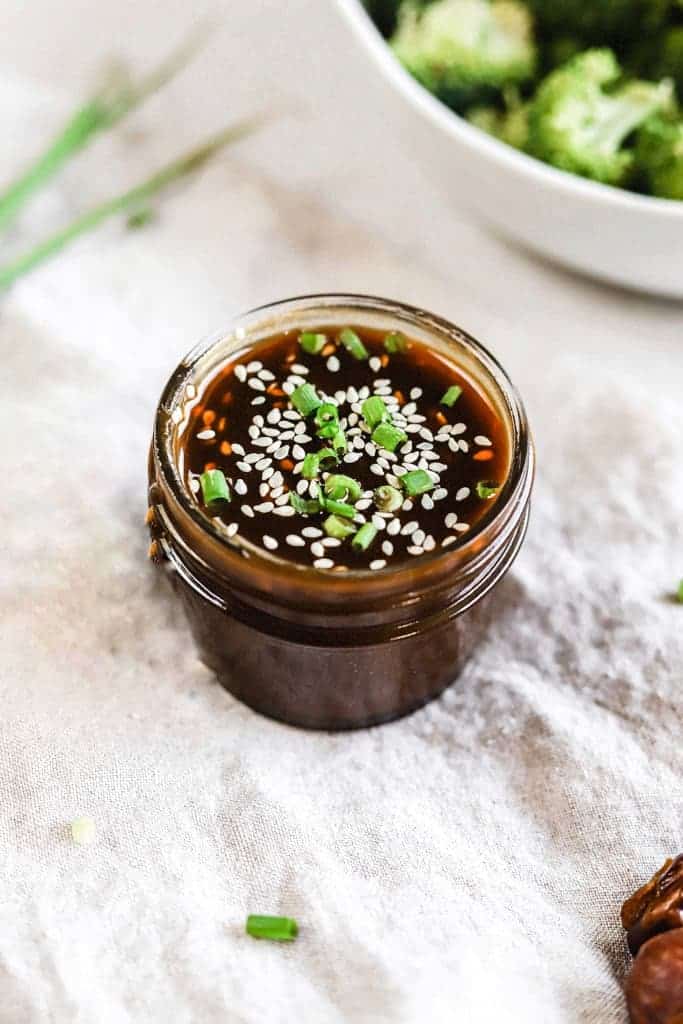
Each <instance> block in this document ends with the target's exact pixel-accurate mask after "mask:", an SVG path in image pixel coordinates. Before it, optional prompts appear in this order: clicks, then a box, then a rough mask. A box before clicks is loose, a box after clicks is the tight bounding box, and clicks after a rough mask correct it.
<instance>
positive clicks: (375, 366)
mask: <svg viewBox="0 0 683 1024" xmlns="http://www.w3.org/2000/svg"><path fill="white" fill-rule="evenodd" d="M368 366H369V367H370V369H371V370H372V372H373V373H377V371H378V370H381V369H382V360H381V359H379V358H378V357H377V356H372V358H371V359H370V360H369V362H368Z"/></svg>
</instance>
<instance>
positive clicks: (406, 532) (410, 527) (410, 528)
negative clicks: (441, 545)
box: [401, 519, 420, 537]
mask: <svg viewBox="0 0 683 1024" xmlns="http://www.w3.org/2000/svg"><path fill="white" fill-rule="evenodd" d="M419 525H420V524H419V523H418V521H417V519H411V520H410V522H409V523H406V524H405V526H404V527H403V529H402V530H401V534H402V535H403V536H404V537H409V536H410V535H411V533H415V530H417V528H418V526H419Z"/></svg>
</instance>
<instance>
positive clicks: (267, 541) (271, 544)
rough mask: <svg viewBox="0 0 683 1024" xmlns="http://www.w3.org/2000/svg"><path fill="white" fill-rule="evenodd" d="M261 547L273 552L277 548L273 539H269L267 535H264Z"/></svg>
mask: <svg viewBox="0 0 683 1024" xmlns="http://www.w3.org/2000/svg"><path fill="white" fill-rule="evenodd" d="M263 546H264V547H266V548H268V550H269V551H275V549H276V548H277V541H276V540H275V537H269V536H268V534H267V533H264V534H263Z"/></svg>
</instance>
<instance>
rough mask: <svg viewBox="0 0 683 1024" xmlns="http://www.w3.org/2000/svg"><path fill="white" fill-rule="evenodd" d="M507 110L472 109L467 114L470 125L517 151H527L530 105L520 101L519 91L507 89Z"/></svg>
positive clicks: (496, 108)
mask: <svg viewBox="0 0 683 1024" xmlns="http://www.w3.org/2000/svg"><path fill="white" fill-rule="evenodd" d="M504 99H505V108H504V109H502V110H501V109H500V108H499V107H472V109H471V110H469V111H468V112H467V120H468V121H469V122H470V124H473V125H475V126H476V127H477V128H481V130H482V131H484V132H487V133H488V134H489V135H493V136H495V138H497V139H500V141H501V142H507V144H508V146H514V148H515V149H526V146H527V143H528V141H529V105H528V103H523V102H522V100H521V99H520V96H519V92H518V90H517V89H515V88H512V89H506V90H505V93H504Z"/></svg>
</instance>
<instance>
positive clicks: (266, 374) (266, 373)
mask: <svg viewBox="0 0 683 1024" xmlns="http://www.w3.org/2000/svg"><path fill="white" fill-rule="evenodd" d="M258 375H259V378H260V379H261V380H275V374H274V373H271V372H270V370H259V372H258Z"/></svg>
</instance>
